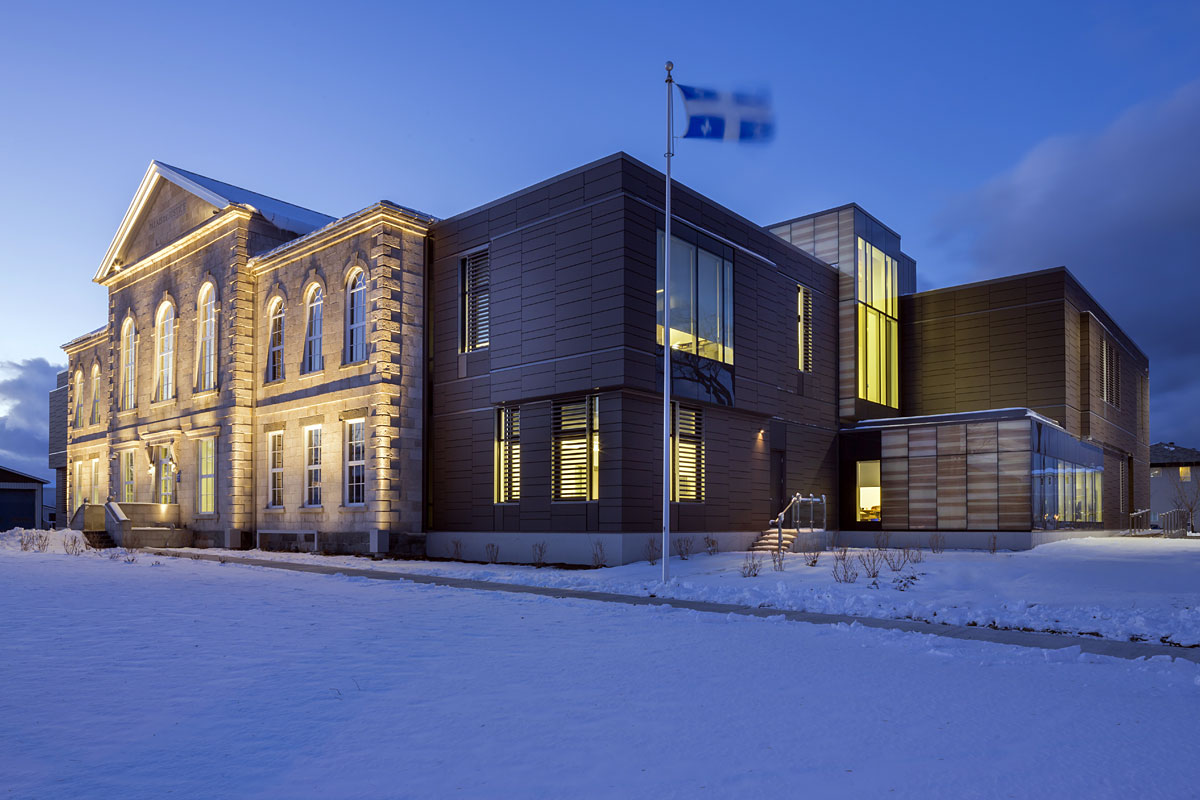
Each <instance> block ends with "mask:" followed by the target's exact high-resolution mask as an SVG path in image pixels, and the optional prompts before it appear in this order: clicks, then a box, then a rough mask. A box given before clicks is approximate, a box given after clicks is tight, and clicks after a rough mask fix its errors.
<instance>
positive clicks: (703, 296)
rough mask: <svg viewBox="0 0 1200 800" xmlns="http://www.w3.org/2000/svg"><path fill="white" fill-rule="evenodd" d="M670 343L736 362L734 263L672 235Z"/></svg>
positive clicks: (660, 246)
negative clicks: (734, 342)
mask: <svg viewBox="0 0 1200 800" xmlns="http://www.w3.org/2000/svg"><path fill="white" fill-rule="evenodd" d="M657 261H658V283H657V290H656V293H657V296H658V326H657V336H658V343H659V344H660V345H661V344H662V343H663V332H662V329H663V232H662V231H659V232H658V259H657ZM671 347H672V349H674V350H676V351H679V352H684V353H694V354H696V355H698V356H701V357H703V358H709V359H712V360H714V361H720V362H723V363H725V364H732V363H733V261H731V260H730V259H728V258H723V257H721V256H720V255H717V254H715V253H712V252H710V251H708V250H705V249H704V248H702V247H697V246H696V245H694V244H691V243H689V242H685V241H683V240H682V239H679V238H676V237H674V236H672V237H671Z"/></svg>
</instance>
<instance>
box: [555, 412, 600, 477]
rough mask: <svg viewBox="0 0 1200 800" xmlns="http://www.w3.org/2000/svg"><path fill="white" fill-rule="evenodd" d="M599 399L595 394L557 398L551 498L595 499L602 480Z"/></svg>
mask: <svg viewBox="0 0 1200 800" xmlns="http://www.w3.org/2000/svg"><path fill="white" fill-rule="evenodd" d="M597 408H598V403H597V398H596V397H595V396H594V395H593V396H591V397H586V398H583V399H580V400H570V401H566V402H559V401H556V402H555V403H554V406H553V411H552V417H551V436H552V444H551V448H552V449H551V472H550V474H551V491H552V494H551V498H552V499H554V500H595V499H596V497H597V489H598V488H599V487H598V485H597V484H598V483H599V480H598V478H599V466H600V458H599V456H600V433H599V425H598V422H599V420H598V412H597Z"/></svg>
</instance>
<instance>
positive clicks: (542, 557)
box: [533, 542, 549, 567]
mask: <svg viewBox="0 0 1200 800" xmlns="http://www.w3.org/2000/svg"><path fill="white" fill-rule="evenodd" d="M548 548H549V545H548V544H546V543H545V542H537V543H535V544H534V545H533V565H534V566H535V567H544V566H546V550H547V549H548Z"/></svg>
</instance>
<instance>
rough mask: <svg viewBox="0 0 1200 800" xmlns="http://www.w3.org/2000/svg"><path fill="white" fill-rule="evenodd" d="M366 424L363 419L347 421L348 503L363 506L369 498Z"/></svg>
mask: <svg viewBox="0 0 1200 800" xmlns="http://www.w3.org/2000/svg"><path fill="white" fill-rule="evenodd" d="M365 432H366V426H365V424H364V423H363V420H361V419H352V420H347V422H346V505H348V506H361V505H363V504H364V503H366V500H367V443H366V438H365Z"/></svg>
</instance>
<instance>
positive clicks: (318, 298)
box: [300, 286, 325, 372]
mask: <svg viewBox="0 0 1200 800" xmlns="http://www.w3.org/2000/svg"><path fill="white" fill-rule="evenodd" d="M324 305H325V295H324V293H323V292H322V291H321V287H320V286H314V287H313V288H312V289H311V290H310V291H309V293H308V323H307V324H306V325H305V327H304V361H303V363H302V364H301V368H300V371H301V372H316V371H317V370H319V369H321V367H323V366H324V361H323V359H322V356H321V329H322V324H321V323H322V320H321V317H322V310H323V307H324Z"/></svg>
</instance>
